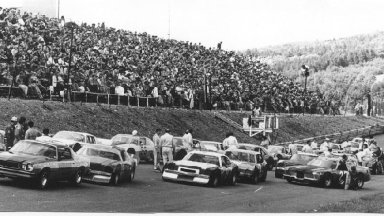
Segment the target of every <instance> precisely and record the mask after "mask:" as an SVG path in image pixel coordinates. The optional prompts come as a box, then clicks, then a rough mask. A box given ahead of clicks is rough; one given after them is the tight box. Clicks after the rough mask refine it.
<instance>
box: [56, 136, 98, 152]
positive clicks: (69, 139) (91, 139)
mask: <svg viewBox="0 0 384 216" xmlns="http://www.w3.org/2000/svg"><path fill="white" fill-rule="evenodd" d="M52 139H53V140H56V141H59V142H62V143H64V144H66V145H68V146H69V147H71V148H73V149H74V151H75V152H76V151H77V150H79V149H80V147H81V146H83V145H84V144H96V137H95V136H93V135H92V134H89V133H84V132H75V131H59V132H57V133H56V134H55V135H53V136H52Z"/></svg>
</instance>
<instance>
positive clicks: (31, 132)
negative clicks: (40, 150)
mask: <svg viewBox="0 0 384 216" xmlns="http://www.w3.org/2000/svg"><path fill="white" fill-rule="evenodd" d="M34 125H35V124H34V123H33V121H29V122H28V126H29V129H28V130H27V131H26V132H25V139H29V140H36V138H37V137H39V136H41V132H40V131H39V130H38V129H36V128H35V127H34Z"/></svg>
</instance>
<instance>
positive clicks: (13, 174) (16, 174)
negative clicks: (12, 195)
mask: <svg viewBox="0 0 384 216" xmlns="http://www.w3.org/2000/svg"><path fill="white" fill-rule="evenodd" d="M0 176H4V177H8V178H27V179H33V178H37V176H38V175H37V174H36V173H34V172H29V171H25V170H19V169H11V168H5V167H0Z"/></svg>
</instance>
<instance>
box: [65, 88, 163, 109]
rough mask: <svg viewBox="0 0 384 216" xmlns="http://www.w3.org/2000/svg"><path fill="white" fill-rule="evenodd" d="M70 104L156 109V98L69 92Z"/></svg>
mask: <svg viewBox="0 0 384 216" xmlns="http://www.w3.org/2000/svg"><path fill="white" fill-rule="evenodd" d="M71 101H72V102H82V103H97V104H100V103H102V104H108V105H124V106H137V107H157V102H156V98H150V97H131V96H128V95H117V94H105V93H93V92H77V91H72V92H71Z"/></svg>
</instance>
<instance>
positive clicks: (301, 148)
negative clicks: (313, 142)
mask: <svg viewBox="0 0 384 216" xmlns="http://www.w3.org/2000/svg"><path fill="white" fill-rule="evenodd" d="M303 148H304V146H303V145H296V149H297V151H302V150H303Z"/></svg>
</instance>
